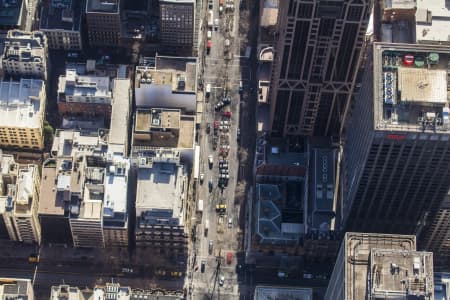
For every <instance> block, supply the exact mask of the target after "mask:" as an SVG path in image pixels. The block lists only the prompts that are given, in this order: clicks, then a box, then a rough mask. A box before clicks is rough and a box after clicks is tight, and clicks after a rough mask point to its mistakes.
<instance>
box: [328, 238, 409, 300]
mask: <svg viewBox="0 0 450 300" xmlns="http://www.w3.org/2000/svg"><path fill="white" fill-rule="evenodd" d="M372 249H388V250H401V251H403V252H404V253H405V255H407V254H408V253H412V252H415V251H416V237H415V236H413V235H393V234H376V233H354V232H347V233H346V234H345V237H344V241H343V243H342V244H341V250H340V252H339V253H340V255H341V253H344V255H345V256H344V259H343V261H344V262H345V270H346V271H345V274H346V275H345V276H346V278H345V291H346V292H345V295H346V297H347V298H346V299H355V300H356V299H366V296H367V291H368V290H369V289H368V286H367V285H368V282H369V280H368V275H369V274H368V271H369V270H370V267H369V266H370V255H371V251H372ZM393 263H396V262H395V261H393ZM399 263H400V262H399ZM338 267H339V266H338ZM335 268H336V266H335ZM388 270H390V267H389V268H388ZM339 276H340V275H339ZM408 299H409V298H408ZM411 299H415V298H411Z"/></svg>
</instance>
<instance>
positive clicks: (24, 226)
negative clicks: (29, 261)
mask: <svg viewBox="0 0 450 300" xmlns="http://www.w3.org/2000/svg"><path fill="white" fill-rule="evenodd" d="M0 163H1V171H2V174H1V178H0V184H1V191H2V193H1V196H0V217H1V219H2V222H1V223H2V224H3V225H4V228H3V229H1V230H2V231H4V230H5V229H6V232H7V237H9V239H11V240H13V241H18V242H24V243H28V244H32V243H36V244H39V243H40V242H41V228H40V223H39V219H38V207H39V193H38V188H39V184H40V182H39V173H38V169H37V166H35V165H24V166H20V165H18V164H16V163H15V161H14V158H13V157H12V156H10V155H6V154H1V162H0ZM3 235H4V234H3Z"/></svg>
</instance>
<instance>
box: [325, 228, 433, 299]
mask: <svg viewBox="0 0 450 300" xmlns="http://www.w3.org/2000/svg"><path fill="white" fill-rule="evenodd" d="M433 293H434V288H433V253H431V252H419V251H416V238H415V236H412V235H391V234H376V233H373V234H370V233H354V232H347V233H346V234H345V237H344V240H343V242H342V244H341V249H340V250H339V254H338V257H337V260H336V264H335V265H334V269H333V273H332V275H331V278H330V282H329V283H328V288H327V291H326V294H325V300H361V299H423V300H432V299H434V298H433Z"/></svg>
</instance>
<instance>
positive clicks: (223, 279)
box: [219, 275, 225, 286]
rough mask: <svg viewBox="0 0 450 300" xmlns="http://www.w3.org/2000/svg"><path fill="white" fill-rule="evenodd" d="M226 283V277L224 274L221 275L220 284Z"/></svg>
mask: <svg viewBox="0 0 450 300" xmlns="http://www.w3.org/2000/svg"><path fill="white" fill-rule="evenodd" d="M224 283H225V277H224V276H223V275H222V276H220V278H219V285H220V286H223V285H224Z"/></svg>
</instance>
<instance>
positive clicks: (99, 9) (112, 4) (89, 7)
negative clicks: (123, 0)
mask: <svg viewBox="0 0 450 300" xmlns="http://www.w3.org/2000/svg"><path fill="white" fill-rule="evenodd" d="M119 6H120V0H87V3H86V12H88V13H89V12H93V13H119Z"/></svg>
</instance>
